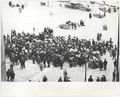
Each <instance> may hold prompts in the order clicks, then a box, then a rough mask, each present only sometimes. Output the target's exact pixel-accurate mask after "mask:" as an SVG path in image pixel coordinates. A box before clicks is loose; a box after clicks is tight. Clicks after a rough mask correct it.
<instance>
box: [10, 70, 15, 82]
mask: <svg viewBox="0 0 120 97" xmlns="http://www.w3.org/2000/svg"><path fill="white" fill-rule="evenodd" d="M14 79H15V73H14V71H12V73H11V78H10V80H11V81H12V82H13V81H14Z"/></svg>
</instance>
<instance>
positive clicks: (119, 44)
mask: <svg viewBox="0 0 120 97" xmlns="http://www.w3.org/2000/svg"><path fill="white" fill-rule="evenodd" d="M119 41H120V38H119V13H118V49H117V63H118V64H117V76H116V81H119V54H120V52H119V50H120V42H119Z"/></svg>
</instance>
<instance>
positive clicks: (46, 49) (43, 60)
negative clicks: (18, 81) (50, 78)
mask: <svg viewBox="0 0 120 97" xmlns="http://www.w3.org/2000/svg"><path fill="white" fill-rule="evenodd" d="M34 29H35V28H34ZM4 43H5V55H6V57H8V58H9V59H10V61H11V68H10V69H11V70H12V71H13V70H14V66H15V65H19V64H20V69H24V68H26V67H25V62H26V60H32V61H33V64H35V63H37V64H38V65H39V67H40V70H41V71H42V70H43V68H47V67H48V68H49V67H50V66H51V63H52V65H53V66H54V67H60V68H61V69H62V68H63V64H64V62H68V63H69V65H70V68H71V67H75V66H77V65H79V66H82V65H85V64H88V67H89V68H92V69H95V68H100V70H106V69H107V60H106V59H104V61H102V59H101V57H102V56H103V55H105V54H106V52H109V53H110V56H111V57H113V60H114V67H115V69H114V70H115V71H116V69H117V67H118V65H117V60H116V54H117V47H116V45H114V44H113V41H112V38H110V40H108V41H105V40H102V34H101V33H98V34H97V37H96V40H95V39H92V40H91V39H89V40H88V39H79V38H78V37H71V36H70V35H69V36H68V38H66V37H64V36H54V35H53V29H51V28H48V27H47V28H44V30H43V32H41V33H39V34H38V35H35V34H34V33H32V34H30V33H25V32H24V31H23V32H22V33H17V32H16V30H11V35H8V34H7V35H6V36H5V35H4ZM41 64H44V66H42V65H41ZM13 73H14V72H13ZM115 76H116V75H115Z"/></svg>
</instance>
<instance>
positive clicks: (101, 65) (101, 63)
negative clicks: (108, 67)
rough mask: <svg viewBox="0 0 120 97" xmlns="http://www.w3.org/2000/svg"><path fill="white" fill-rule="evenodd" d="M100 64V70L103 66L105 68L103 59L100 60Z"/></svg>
mask: <svg viewBox="0 0 120 97" xmlns="http://www.w3.org/2000/svg"><path fill="white" fill-rule="evenodd" d="M99 66H100V71H101V70H102V68H103V62H102V60H100V61H99Z"/></svg>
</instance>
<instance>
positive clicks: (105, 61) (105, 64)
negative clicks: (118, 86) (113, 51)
mask: <svg viewBox="0 0 120 97" xmlns="http://www.w3.org/2000/svg"><path fill="white" fill-rule="evenodd" d="M103 65H104V70H106V69H107V60H106V59H104V62H103Z"/></svg>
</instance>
